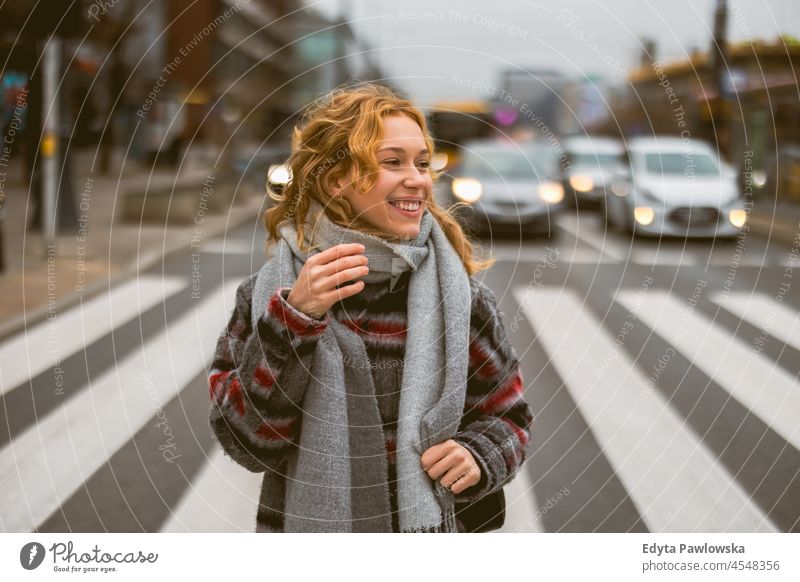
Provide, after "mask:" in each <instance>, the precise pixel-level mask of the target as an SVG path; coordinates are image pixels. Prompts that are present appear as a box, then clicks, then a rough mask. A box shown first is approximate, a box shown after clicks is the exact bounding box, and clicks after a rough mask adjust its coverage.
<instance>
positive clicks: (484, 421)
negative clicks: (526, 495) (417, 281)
mask: <svg viewBox="0 0 800 582" xmlns="http://www.w3.org/2000/svg"><path fill="white" fill-rule="evenodd" d="M470 280H471V282H472V286H473V302H472V315H471V319H470V345H469V379H468V381H467V394H466V400H465V404H464V416H463V418H462V420H461V425H460V427H459V431H458V432H457V433H456V434H455V435H454V437H453V440H455V441H456V442H457V443H459V444H460V445H462V446H464V447H465V448H467V449H468V450H469V451H470V452H471V453H472V455H473V456H474V457H475V460H476V461H477V462H478V465H479V466H480V468H481V479H480V481H479V482H478V483H476V484H475V485H473V486H472V487H469V488H467V489H465V490H464V491H462V492H461V493H459V494H456V499H457V500H459V501H476V500H478V499H480V498H481V497H483V496H485V495H487V494H489V493H491V492H493V491H495V490H497V489H499V488H501V487H502V486H503V485H505V484H506V483H508V482H509V481H510V480H511V479H512V478H513V477H514V475H515V474H516V471H517V469H519V467H521V466H522V464H523V462H524V461H525V456H526V452H525V448H526V446H527V444H528V441H529V439H530V425H531V423H532V421H533V414H532V411H531V408H530V406H529V405H528V403H527V402H526V401H525V397H524V393H523V391H524V380H523V377H522V372H521V370H520V366H519V361H518V359H517V356H516V352H515V351H514V348H513V346H512V345H511V343H510V342H509V341H508V338H507V337H506V332H505V328H504V326H503V320H502V315H501V313H500V311H499V309H498V306H497V300H496V299H495V297H494V294H493V292H492V291H491V289H489V288H488V287H486V286H485V285H484V284H483V283H481V282H479V281H477V280H475V279H472V278H470Z"/></svg>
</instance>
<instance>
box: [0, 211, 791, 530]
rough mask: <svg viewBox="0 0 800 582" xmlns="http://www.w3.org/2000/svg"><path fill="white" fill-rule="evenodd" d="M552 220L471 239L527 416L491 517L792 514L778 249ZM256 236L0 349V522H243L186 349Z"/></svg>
mask: <svg viewBox="0 0 800 582" xmlns="http://www.w3.org/2000/svg"><path fill="white" fill-rule="evenodd" d="M558 225H559V226H558V234H557V236H556V237H555V238H554V239H552V240H542V239H526V240H520V238H519V237H514V236H504V237H502V238H495V237H492V238H490V239H487V240H485V241H484V245H485V247H486V248H487V249H489V250H491V251H492V252H493V254H494V255H495V256H496V257H497V259H498V262H497V263H496V264H495V266H494V267H492V269H491V270H489V271H487V272H485V273H482V274H481V275H479V276H480V277H482V278H484V280H485V282H486V283H487V284H488V285H489V286H490V287H492V289H493V290H494V291H495V294H496V296H497V298H498V301H499V302H500V306H501V310H502V312H503V317H504V320H505V323H506V329H507V331H508V334H509V337H510V340H511V341H512V342H513V345H514V347H515V350H516V351H517V354H518V356H519V357H520V360H521V362H522V366H523V375H524V378H525V385H526V395H527V398H528V401H529V402H530V404H531V406H532V407H533V410H534V413H535V415H536V418H535V421H534V426H533V438H532V440H531V444H530V448H529V452H528V460H527V462H526V464H525V467H524V470H523V471H521V472H520V473H519V475H518V476H517V477H516V478H515V479H514V480H513V481H512V482H511V483H510V484H508V485H507V486H506V494H507V503H508V519H507V524H506V527H505V528H504V531H534V532H535V531H547V532H555V531H578V532H590V531H613V532H620V531H640V532H643V531H654V532H686V531H698V532H699V531H714V532H722V531H799V530H800V417H798V415H797V410H800V390H799V389H798V388H799V386H798V380H797V378H798V373H800V320H798V309H800V300H799V299H798V297H800V296H798V294H797V293H796V292H793V291H794V289H793V288H794V287H797V285H798V284H797V283H795V282H794V281H793V271H792V267H793V266H795V267H796V266H797V264H798V261H797V251H798V248H797V247H795V248H794V249H793V248H792V247H791V246H790V245H786V244H777V243H770V242H768V241H767V240H765V239H762V238H757V237H754V236H746V237H743V238H742V239H740V240H737V241H729V242H722V241H708V240H705V241H682V240H678V241H668V242H662V243H658V242H657V241H648V240H636V241H631V240H630V239H629V237H628V236H627V235H624V234H622V233H607V232H605V231H604V229H603V228H602V226H601V224H600V222H599V220H598V219H597V216H596V215H595V214H592V213H582V214H580V215H575V214H567V215H564V216H562V217H560V218H559V220H558ZM261 239H262V235H261V234H260V231H254V230H253V228H252V227H249V228H242V229H239V230H237V231H234V232H230V233H229V234H228V236H227V237H226V239H225V240H224V241H223V240H216V241H205V242H204V244H203V250H202V252H200V253H197V254H195V255H194V256H193V255H192V254H191V253H188V252H187V253H178V254H173V255H170V256H169V257H168V258H167V259H166V260H165V262H164V263H163V265H158V266H157V267H154V268H152V269H150V270H149V271H148V272H144V273H142V274H141V276H140V277H139V278H138V279H136V280H132V281H130V282H127V283H125V284H122V285H120V286H118V287H116V288H114V289H113V290H110V291H109V293H108V294H105V295H103V296H101V297H98V298H96V299H94V300H92V301H90V302H87V303H84V305H82V306H80V307H77V308H75V309H74V310H71V311H70V312H66V313H60V314H59V316H58V318H57V319H56V320H53V321H49V322H45V323H44V324H42V326H41V327H39V328H35V329H29V330H28V332H27V334H25V335H20V336H18V337H16V338H13V339H12V340H10V341H8V342H6V343H5V344H3V346H2V347H0V355H2V358H0V360H2V362H3V366H2V368H1V369H0V372H1V373H2V375H1V376H0V387H1V389H2V393H3V399H2V400H0V403H2V404H1V405H2V406H3V409H4V410H3V414H0V423H2V424H3V425H4V426H3V427H1V428H0V439H2V442H1V443H0V446H2V449H1V450H0V464H1V465H2V470H1V471H0V475H1V476H2V477H0V479H1V480H2V482H1V483H0V486H2V487H3V491H4V495H3V496H2V500H1V501H0V528H2V529H3V530H5V531H33V530H37V531H43V532H44V531H48V532H53V531H113V532H129V531H252V530H253V529H254V520H255V507H256V504H257V496H258V490H259V486H260V479H259V475H256V474H251V473H248V472H247V471H245V470H244V469H242V468H240V467H238V466H237V465H235V464H234V463H232V462H231V461H230V460H229V459H228V458H227V457H225V456H224V455H223V454H222V453H221V450H220V448H219V446H218V445H217V444H216V443H215V442H214V440H213V439H212V437H211V435H210V432H209V429H208V428H207V424H206V419H207V411H208V388H207V384H206V367H207V366H208V365H209V363H210V361H209V360H210V357H211V353H212V350H213V347H214V344H215V342H216V338H217V335H218V333H219V332H220V331H221V330H222V328H223V327H224V325H225V323H226V321H227V318H228V316H229V314H230V310H231V309H232V301H233V292H234V291H235V288H236V285H237V284H238V283H239V282H240V281H241V280H242V279H244V278H245V277H247V276H248V275H249V274H250V273H253V272H255V271H256V270H257V269H258V268H259V267H260V265H261V259H260V257H261V256H262V255H261V250H260V247H261ZM799 244H800V243H799ZM792 251H794V254H792Z"/></svg>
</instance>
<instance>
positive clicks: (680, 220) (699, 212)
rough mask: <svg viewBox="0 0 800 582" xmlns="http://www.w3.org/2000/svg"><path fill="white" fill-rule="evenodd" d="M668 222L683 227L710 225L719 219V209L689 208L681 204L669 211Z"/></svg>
mask: <svg viewBox="0 0 800 582" xmlns="http://www.w3.org/2000/svg"><path fill="white" fill-rule="evenodd" d="M667 218H668V219H669V221H670V222H672V223H674V224H678V225H680V226H684V227H689V228H691V227H703V226H711V225H714V224H716V223H717V220H719V210H717V209H716V208H690V207H688V206H683V207H681V208H676V209H675V210H673V211H672V212H670V213H669V215H668V217H667Z"/></svg>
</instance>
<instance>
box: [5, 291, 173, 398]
mask: <svg viewBox="0 0 800 582" xmlns="http://www.w3.org/2000/svg"><path fill="white" fill-rule="evenodd" d="M184 287H186V282H185V280H184V279H181V278H177V277H156V276H150V275H147V276H142V277H139V278H138V279H135V280H132V281H128V282H126V283H124V284H123V285H120V286H118V287H115V288H114V289H112V290H111V292H110V293H103V294H102V295H99V296H97V297H95V298H93V299H91V300H89V301H87V302H86V303H84V304H83V305H82V306H81V305H78V306H76V307H73V308H71V309H69V310H68V311H65V312H64V313H61V314H58V315H57V317H54V318H53V319H49V320H47V321H44V322H42V323H40V324H38V325H36V326H35V327H33V328H31V329H30V330H29V331H27V332H22V333H20V334H18V335H17V336H15V337H14V338H13V339H11V340H10V341H8V342H6V343H4V344H3V346H2V347H0V395H1V394H5V393H7V392H9V391H10V390H12V389H13V388H15V387H16V386H19V385H20V384H22V383H23V382H25V381H26V380H27V379H28V378H33V377H34V376H36V375H37V374H40V373H42V372H43V371H45V370H47V369H48V368H52V367H54V366H55V365H56V364H58V363H59V362H61V361H63V360H66V359H67V358H68V357H69V356H71V355H73V354H75V353H76V352H79V351H80V350H82V349H84V348H85V347H86V346H87V345H89V344H91V343H92V342H94V341H96V340H97V339H99V338H101V337H103V336H105V335H106V334H108V333H110V332H111V330H112V329H114V328H115V327H119V326H121V325H123V324H125V323H127V322H128V321H130V320H131V319H133V318H134V317H136V316H137V315H138V314H139V313H142V312H144V311H146V310H147V309H150V308H151V307H153V306H154V305H158V304H159V303H162V302H163V301H164V300H165V299H166V298H167V297H169V296H170V295H172V294H173V293H175V292H177V291H178V290H180V289H183V288H184ZM4 362H5V364H4Z"/></svg>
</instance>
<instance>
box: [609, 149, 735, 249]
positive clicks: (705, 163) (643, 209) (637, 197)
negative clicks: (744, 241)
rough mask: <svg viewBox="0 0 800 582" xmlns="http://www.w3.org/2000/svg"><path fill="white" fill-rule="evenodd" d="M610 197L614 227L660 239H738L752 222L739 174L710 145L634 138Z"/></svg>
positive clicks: (616, 176)
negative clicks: (667, 237) (738, 177)
mask: <svg viewBox="0 0 800 582" xmlns="http://www.w3.org/2000/svg"><path fill="white" fill-rule="evenodd" d="M628 158H629V161H630V163H629V164H625V165H624V166H622V167H621V168H620V169H619V170H618V171H617V172H616V174H615V176H614V178H613V180H612V184H611V193H610V194H609V195H608V197H607V198H606V204H605V218H606V221H607V224H608V225H609V226H610V227H614V226H616V227H620V228H624V229H626V230H628V231H629V232H633V233H635V234H649V235H655V236H661V235H666V236H682V237H685V236H700V237H735V236H737V235H738V234H739V232H740V230H741V228H742V227H743V226H744V224H745V222H746V220H747V213H746V212H745V209H744V200H743V199H742V196H741V195H740V192H739V186H738V183H737V180H736V172H735V171H734V170H733V169H732V168H731V167H730V166H728V165H727V164H724V163H721V162H720V160H719V156H718V155H717V152H716V150H715V149H714V148H712V147H711V146H710V145H708V144H706V143H704V142H701V141H697V140H691V139H683V138H681V137H649V138H634V139H632V140H630V141H629V142H628Z"/></svg>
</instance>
